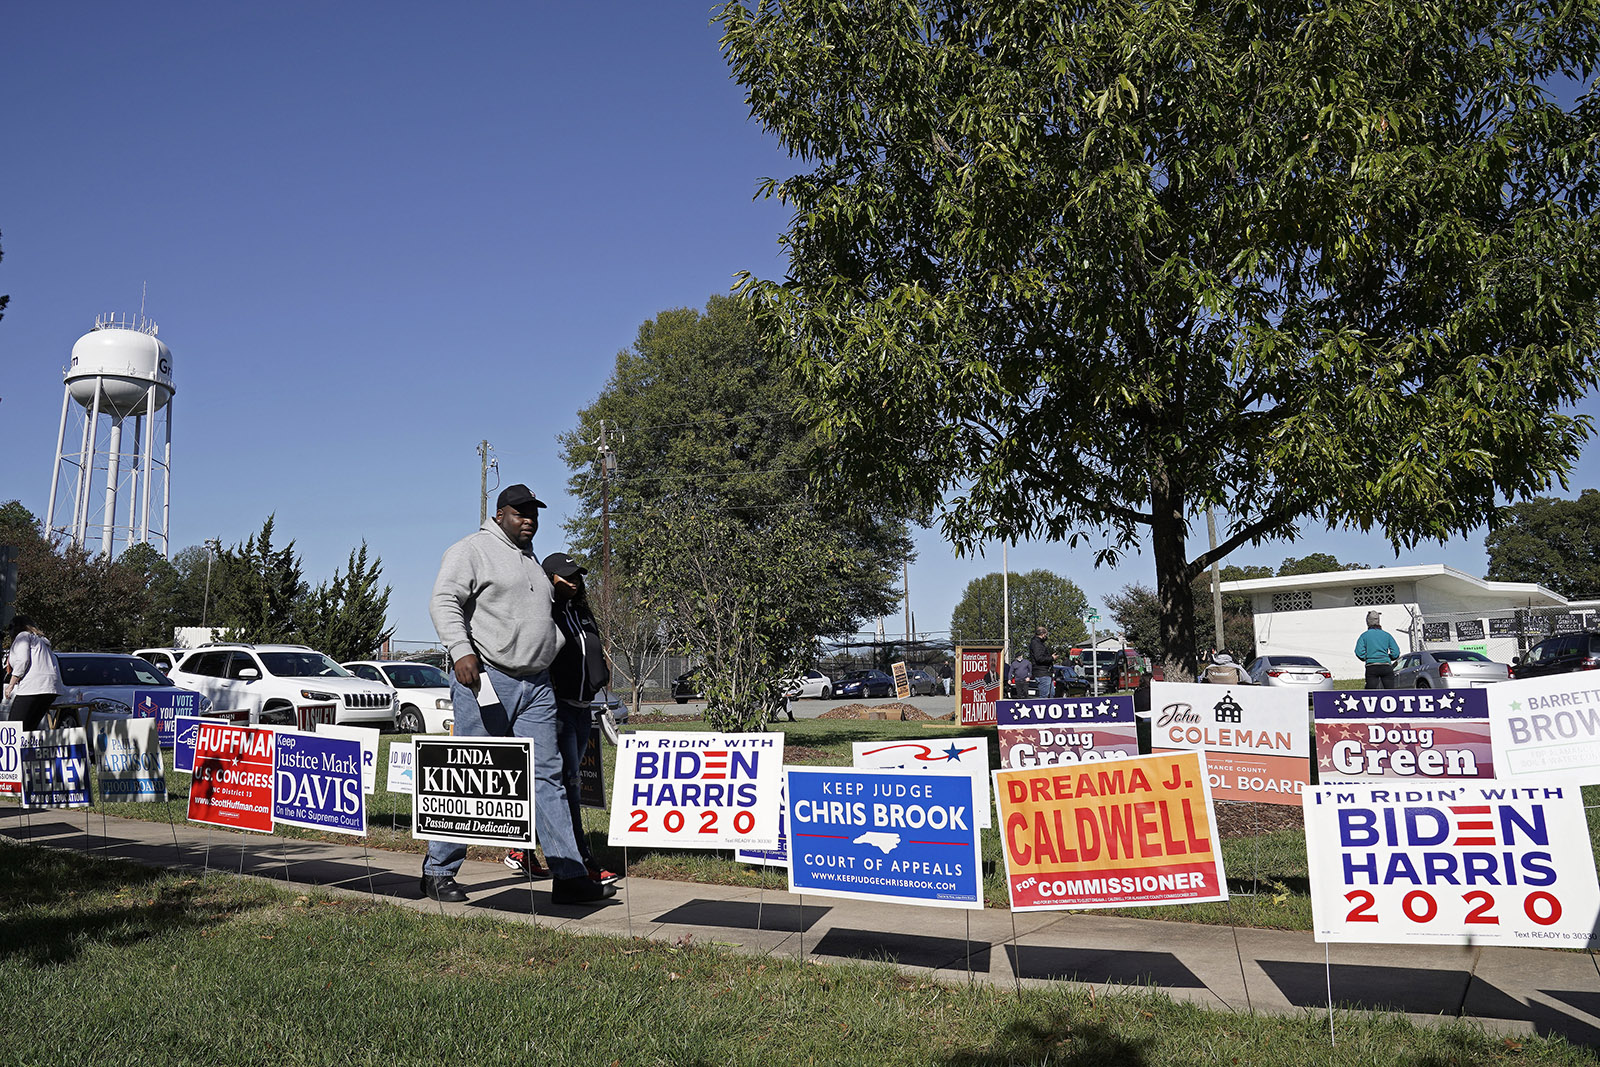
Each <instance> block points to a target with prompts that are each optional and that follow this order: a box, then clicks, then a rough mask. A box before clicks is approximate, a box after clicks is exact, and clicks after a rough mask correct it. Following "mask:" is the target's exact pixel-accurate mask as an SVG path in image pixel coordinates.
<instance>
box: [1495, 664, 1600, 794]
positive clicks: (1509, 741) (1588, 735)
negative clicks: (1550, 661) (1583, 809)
mask: <svg viewBox="0 0 1600 1067" xmlns="http://www.w3.org/2000/svg"><path fill="white" fill-rule="evenodd" d="M1483 692H1484V693H1485V695H1486V696H1487V697H1488V699H1489V729H1490V734H1491V735H1492V737H1493V740H1494V767H1495V772H1496V776H1497V777H1498V778H1499V779H1500V780H1501V781H1503V782H1517V783H1519V784H1528V783H1535V782H1536V783H1538V784H1540V785H1543V784H1545V783H1547V782H1550V781H1560V782H1563V783H1568V782H1570V783H1575V784H1582V785H1592V784H1594V783H1596V782H1600V677H1597V676H1596V675H1595V673H1594V672H1592V671H1575V672H1573V673H1571V674H1552V675H1547V676H1545V677H1543V678H1518V679H1516V680H1514V681H1509V682H1497V683H1496V684H1494V685H1492V686H1489V687H1488V688H1486V689H1484V690H1483Z"/></svg>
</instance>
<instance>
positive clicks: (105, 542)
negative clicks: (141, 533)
mask: <svg viewBox="0 0 1600 1067" xmlns="http://www.w3.org/2000/svg"><path fill="white" fill-rule="evenodd" d="M121 459H122V416H121V415H112V416H111V443H110V444H108V445H107V446H106V513H105V515H103V516H102V517H101V522H100V554H101V555H103V556H105V557H106V558H107V559H110V558H111V544H112V535H113V533H114V531H115V530H116V526H117V477H118V476H119V475H120V474H121V473H122V468H121V462H120V461H121Z"/></svg>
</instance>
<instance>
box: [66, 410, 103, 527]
mask: <svg viewBox="0 0 1600 1067" xmlns="http://www.w3.org/2000/svg"><path fill="white" fill-rule="evenodd" d="M99 429H100V388H99V385H98V384H96V386H95V391H94V406H93V407H92V408H91V409H90V411H89V419H88V421H87V422H85V423H84V424H83V451H82V452H81V453H79V455H80V456H81V457H82V459H83V466H81V467H79V468H78V496H77V499H76V500H75V501H74V502H73V512H72V543H73V544H75V545H77V546H78V547H79V548H82V547H83V546H84V545H86V544H88V543H89V494H90V493H91V492H93V491H94V490H93V488H92V487H91V486H90V484H89V481H90V479H91V478H92V477H93V476H94V453H95V448H96V446H97V445H99V443H100V442H99V441H98V440H97V438H96V434H97V433H98V432H99Z"/></svg>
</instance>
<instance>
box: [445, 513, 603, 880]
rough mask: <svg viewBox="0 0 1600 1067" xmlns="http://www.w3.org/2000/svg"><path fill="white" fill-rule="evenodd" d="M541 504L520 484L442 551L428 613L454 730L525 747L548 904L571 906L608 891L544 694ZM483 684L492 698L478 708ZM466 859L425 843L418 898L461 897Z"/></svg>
mask: <svg viewBox="0 0 1600 1067" xmlns="http://www.w3.org/2000/svg"><path fill="white" fill-rule="evenodd" d="M544 506H545V504H544V501H542V500H540V499H539V498H538V497H536V496H534V495H533V492H532V491H531V490H530V489H529V488H528V487H527V486H525V485H521V484H518V485H512V486H508V487H507V488H506V489H504V490H503V491H501V493H500V496H499V498H498V499H497V500H496V501H495V513H494V518H492V519H490V520H489V521H487V522H485V523H484V524H483V527H482V528H481V529H479V530H478V532H477V533H475V534H472V535H470V536H468V537H464V538H462V539H461V540H460V541H457V542H456V543H455V544H453V545H451V546H450V547H449V549H447V550H446V551H445V554H444V559H443V560H442V561H441V562H440V564H439V577H438V578H437V579H435V580H434V583H433V597H432V599H431V600H430V601H429V604H428V613H429V615H431V616H432V618H433V626H434V629H435V630H437V631H438V632H439V640H440V641H441V642H443V643H444V646H445V648H446V650H447V651H448V652H449V655H450V662H451V663H452V664H453V665H454V668H455V677H454V678H452V679H451V681H450V698H451V703H452V705H453V715H454V719H455V732H456V733H457V734H460V735H462V736H466V737H486V736H499V737H526V738H531V739H532V740H533V775H534V782H533V788H534V813H535V818H536V820H537V832H538V835H539V843H540V844H541V845H542V846H543V847H544V854H545V859H546V860H547V861H548V862H549V864H550V873H551V875H552V877H553V878H554V879H555V880H554V882H553V884H552V887H551V892H550V896H551V899H552V900H553V901H554V902H555V903H557V904H575V903H582V902H584V901H591V900H600V899H602V898H604V897H609V896H612V895H613V894H615V893H616V887H615V886H611V885H600V884H598V883H596V882H593V881H591V880H590V878H589V871H588V868H587V867H585V866H584V863H583V860H582V859H581V858H580V855H579V852H578V844H577V841H576V840H575V839H574V838H573V836H572V823H571V820H570V819H569V818H568V807H567V794H566V788H565V786H564V784H563V777H562V769H561V750H560V748H559V746H558V745H557V743H556V733H557V717H556V698H555V692H554V691H553V690H552V689H551V687H550V664H551V663H552V662H553V661H554V660H555V658H556V653H557V652H559V651H560V650H561V646H562V643H563V642H564V641H565V638H563V637H562V635H561V631H560V630H559V629H557V628H556V625H555V622H554V620H553V618H552V617H551V611H550V606H551V603H552V601H553V599H554V597H553V594H552V592H551V588H550V579H549V578H548V577H546V576H545V573H544V568H543V567H541V566H540V565H539V560H538V558H537V557H535V556H534V554H533V535H534V534H535V533H537V532H538V530H539V509H540V508H542V507H544ZM484 686H490V687H491V691H492V694H493V696H494V697H495V698H496V699H494V700H480V697H482V696H483V687H484ZM466 854H467V850H466V847H465V846H464V845H459V844H453V843H451V842H446V841H434V842H431V843H429V845H428V856H427V859H426V860H424V861H423V864H422V883H421V888H422V892H423V893H424V894H425V895H427V896H429V897H432V898H433V899H434V900H441V901H451V902H459V901H463V900H465V899H467V894H466V892H465V891H464V890H463V889H462V888H461V886H460V884H459V883H457V882H456V877H455V876H456V872H457V871H459V870H460V869H461V861H462V860H463V859H465V858H466Z"/></svg>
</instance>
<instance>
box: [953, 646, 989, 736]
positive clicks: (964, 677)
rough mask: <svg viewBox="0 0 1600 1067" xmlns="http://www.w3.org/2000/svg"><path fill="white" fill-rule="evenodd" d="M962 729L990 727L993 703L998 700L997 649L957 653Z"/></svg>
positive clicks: (964, 650) (967, 649) (957, 651)
mask: <svg viewBox="0 0 1600 1067" xmlns="http://www.w3.org/2000/svg"><path fill="white" fill-rule="evenodd" d="M956 681H957V682H958V683H960V684H959V686H958V688H957V692H958V693H959V694H960V696H959V698H958V699H959V701H960V711H961V725H962V726H993V725H994V702H995V701H996V700H999V699H1000V649H998V648H969V647H966V646H962V647H960V648H957V649H956Z"/></svg>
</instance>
